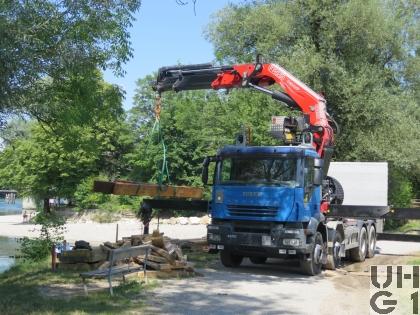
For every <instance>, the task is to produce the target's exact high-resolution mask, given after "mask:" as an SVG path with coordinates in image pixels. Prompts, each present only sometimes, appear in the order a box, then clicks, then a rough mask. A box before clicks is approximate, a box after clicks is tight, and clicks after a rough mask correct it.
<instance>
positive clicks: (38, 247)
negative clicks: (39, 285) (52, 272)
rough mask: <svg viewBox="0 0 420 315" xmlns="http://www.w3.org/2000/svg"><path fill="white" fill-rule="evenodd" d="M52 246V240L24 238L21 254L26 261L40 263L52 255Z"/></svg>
mask: <svg viewBox="0 0 420 315" xmlns="http://www.w3.org/2000/svg"><path fill="white" fill-rule="evenodd" d="M51 246H52V242H51V241H50V240H47V239H43V238H34V239H30V238H28V237H24V238H23V239H22V241H21V244H20V252H21V254H22V258H23V259H24V260H30V261H36V262H39V261H42V260H43V259H45V258H46V257H47V256H48V255H49V254H50V253H51Z"/></svg>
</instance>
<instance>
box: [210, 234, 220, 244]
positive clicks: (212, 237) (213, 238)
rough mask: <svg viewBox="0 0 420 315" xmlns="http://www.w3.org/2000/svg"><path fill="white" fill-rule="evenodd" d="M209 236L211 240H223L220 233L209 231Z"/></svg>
mask: <svg viewBox="0 0 420 315" xmlns="http://www.w3.org/2000/svg"><path fill="white" fill-rule="evenodd" d="M207 236H208V238H209V240H211V241H215V242H220V240H221V238H220V234H214V233H208V234H207Z"/></svg>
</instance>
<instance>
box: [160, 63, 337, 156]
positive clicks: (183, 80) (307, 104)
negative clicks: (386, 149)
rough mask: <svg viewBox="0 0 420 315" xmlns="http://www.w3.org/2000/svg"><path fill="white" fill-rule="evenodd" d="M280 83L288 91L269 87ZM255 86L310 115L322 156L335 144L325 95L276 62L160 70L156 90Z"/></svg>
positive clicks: (314, 137)
mask: <svg viewBox="0 0 420 315" xmlns="http://www.w3.org/2000/svg"><path fill="white" fill-rule="evenodd" d="M275 83H277V84H278V85H280V86H281V87H282V89H283V91H284V93H283V92H280V91H272V90H270V89H267V88H266V87H267V86H270V85H273V84H275ZM231 88H252V89H255V90H258V91H260V92H263V93H266V94H269V95H271V97H272V98H273V99H275V100H278V101H281V102H283V103H285V104H286V105H287V106H288V107H290V108H294V109H298V110H300V111H301V112H302V113H303V114H304V115H306V116H307V117H309V121H308V124H309V130H310V132H311V133H312V135H313V141H312V144H313V146H314V147H315V149H316V151H317V152H318V154H319V155H320V156H321V157H324V153H325V149H326V148H331V147H332V146H333V144H334V132H333V128H332V126H331V120H330V119H329V115H328V113H327V110H326V101H325V99H324V97H323V96H321V95H320V94H318V93H316V92H314V91H313V90H312V89H311V88H310V87H308V86H307V85H306V84H304V83H303V82H301V81H300V80H299V79H297V78H296V77H295V76H293V75H292V74H291V73H290V72H288V71H287V70H286V69H284V68H283V67H281V66H279V65H277V64H273V63H260V62H258V61H257V63H256V64H238V65H233V66H217V67H214V66H213V65H212V64H211V63H206V64H196V65H187V66H173V67H163V68H160V69H159V72H158V76H157V81H156V83H155V85H154V89H155V90H156V91H157V92H159V93H162V92H165V91H168V90H174V91H176V92H178V91H183V90H197V89H214V90H219V89H231Z"/></svg>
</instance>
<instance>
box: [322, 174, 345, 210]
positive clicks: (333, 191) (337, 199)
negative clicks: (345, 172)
mask: <svg viewBox="0 0 420 315" xmlns="http://www.w3.org/2000/svg"><path fill="white" fill-rule="evenodd" d="M326 179H327V182H328V186H327V187H326V191H327V194H328V201H329V202H330V204H335V205H341V204H343V201H344V189H343V186H341V184H340V182H339V181H338V180H336V179H335V178H334V177H331V176H327V177H326Z"/></svg>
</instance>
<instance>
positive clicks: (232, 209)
mask: <svg viewBox="0 0 420 315" xmlns="http://www.w3.org/2000/svg"><path fill="white" fill-rule="evenodd" d="M227 210H228V214H229V215H231V216H242V217H257V218H260V217H270V218H273V217H275V216H276V215H277V207H270V206H243V205H228V206H227Z"/></svg>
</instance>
